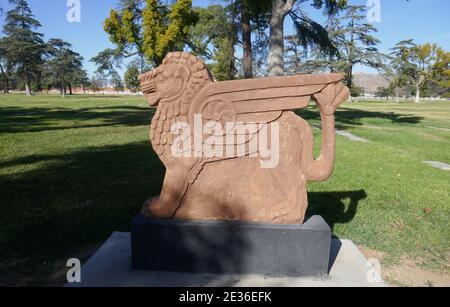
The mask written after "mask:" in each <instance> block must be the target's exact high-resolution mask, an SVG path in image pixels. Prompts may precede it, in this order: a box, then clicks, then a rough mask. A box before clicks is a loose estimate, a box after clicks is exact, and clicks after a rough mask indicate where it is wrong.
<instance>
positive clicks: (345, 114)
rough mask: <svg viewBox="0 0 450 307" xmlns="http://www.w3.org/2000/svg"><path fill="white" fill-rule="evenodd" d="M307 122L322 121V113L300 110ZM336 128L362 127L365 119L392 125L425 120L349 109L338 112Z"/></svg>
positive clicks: (313, 109)
mask: <svg viewBox="0 0 450 307" xmlns="http://www.w3.org/2000/svg"><path fill="white" fill-rule="evenodd" d="M296 113H297V114H298V115H299V116H301V117H302V118H303V119H305V120H318V121H320V113H319V111H318V110H317V109H316V108H314V107H308V108H306V109H302V110H298V111H297V112H296ZM335 115H336V127H337V128H338V129H345V128H346V126H348V125H351V126H361V125H363V123H362V122H361V120H362V119H363V118H371V119H374V118H378V119H384V120H390V121H391V122H392V123H398V124H419V123H420V122H421V121H423V120H424V119H425V118H424V117H421V116H414V115H405V114H399V113H395V112H372V111H364V110H356V109H348V108H340V109H338V110H337V111H336V113H335Z"/></svg>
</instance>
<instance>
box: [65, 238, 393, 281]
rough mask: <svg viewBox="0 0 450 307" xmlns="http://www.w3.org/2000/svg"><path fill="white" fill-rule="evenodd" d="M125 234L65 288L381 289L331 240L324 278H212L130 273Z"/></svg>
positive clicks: (352, 253)
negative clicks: (327, 274)
mask: <svg viewBox="0 0 450 307" xmlns="http://www.w3.org/2000/svg"><path fill="white" fill-rule="evenodd" d="M130 240H131V238H130V234H129V233H121V232H115V233H114V234H113V235H112V236H111V237H110V238H109V239H108V240H107V241H106V242H105V243H104V244H103V246H102V247H101V248H100V249H99V250H98V251H97V252H96V253H95V254H94V256H92V258H91V259H90V260H89V261H88V262H87V263H86V264H85V265H84V266H83V267H82V269H81V283H77V284H67V287H383V286H385V284H384V283H383V282H370V281H369V279H368V276H369V275H370V272H369V271H370V269H371V268H370V267H369V266H368V264H367V260H366V259H365V257H364V256H363V255H362V254H361V252H360V251H359V250H358V248H357V247H356V246H355V245H354V244H353V243H352V242H351V241H347V240H333V242H332V253H331V254H332V257H331V260H330V274H329V277H327V278H319V277H317V278H305V277H269V276H264V275H255V274H245V275H212V274H192V273H171V272H149V271H133V270H132V269H131V242H130Z"/></svg>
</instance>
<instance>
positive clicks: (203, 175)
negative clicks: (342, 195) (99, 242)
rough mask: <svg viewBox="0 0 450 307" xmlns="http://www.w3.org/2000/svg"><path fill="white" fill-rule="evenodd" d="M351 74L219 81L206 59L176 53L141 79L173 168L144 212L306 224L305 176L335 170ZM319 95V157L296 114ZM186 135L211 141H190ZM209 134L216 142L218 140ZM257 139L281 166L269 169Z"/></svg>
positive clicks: (154, 134)
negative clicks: (186, 131) (338, 125)
mask: <svg viewBox="0 0 450 307" xmlns="http://www.w3.org/2000/svg"><path fill="white" fill-rule="evenodd" d="M343 78H344V75H343V74H322V75H297V76H288V77H272V78H264V79H250V80H235V81H224V82H213V79H212V77H211V75H210V73H209V71H208V69H207V67H206V65H205V64H204V63H203V62H202V61H201V60H200V59H198V58H196V57H194V56H193V55H191V54H188V53H182V52H175V53H170V54H168V55H167V57H166V58H165V60H164V62H163V64H162V65H161V66H160V67H158V68H155V69H154V70H152V71H150V72H148V73H145V74H143V75H141V77H140V80H141V89H142V91H143V93H144V95H145V98H146V99H147V100H148V102H149V104H150V105H151V106H157V109H156V113H155V115H154V117H153V120H152V123H151V133H150V138H151V143H152V145H153V148H154V150H155V151H156V153H157V154H158V156H159V158H160V159H161V161H162V162H163V163H164V165H165V167H166V175H165V179H164V183H163V187H162V191H161V194H160V196H158V197H155V198H152V199H150V200H148V201H147V202H146V203H145V205H144V208H143V210H142V213H143V215H144V216H145V217H147V218H162V219H178V220H221V221H224V220H225V221H226V220H232V221H246V222H264V223H272V224H294V223H303V221H304V218H305V213H306V209H307V207H308V200H307V190H306V184H307V181H323V180H326V179H327V178H329V177H330V176H331V174H332V171H333V168H334V156H335V121H334V112H335V110H336V108H337V107H338V106H339V105H341V104H342V103H343V102H344V101H346V100H347V99H348V96H349V90H348V88H346V87H345V86H344V85H343V84H342V83H341V81H342V80H343ZM311 100H313V101H315V102H316V104H317V105H318V108H319V110H320V114H321V118H322V148H321V154H320V156H319V157H318V158H317V159H315V158H314V152H313V148H314V146H313V132H312V129H311V127H310V125H309V124H308V123H307V122H306V121H305V120H303V119H302V118H300V117H299V116H297V115H296V114H295V113H294V112H293V111H294V110H297V109H301V108H305V107H307V106H308V104H309V102H310V101H311ZM198 122H200V123H201V124H202V125H201V126H200V129H198V127H196V126H197V124H198ZM211 123H212V124H214V125H212V124H211ZM247 124H248V125H247ZM208 125H209V126H208ZM211 125H212V126H211ZM246 125H247V126H246ZM183 127H184V128H190V131H191V132H192V131H194V130H195V131H194V133H193V136H192V137H189V136H186V135H185V136H184V138H180V137H179V136H180V135H181V132H180V131H179V129H181V128H183ZM204 127H209V130H208V129H204ZM211 127H213V128H214V129H213V128H211ZM220 127H222V130H220ZM249 127H250V128H249ZM238 128H239V129H238ZM208 131H209V132H208ZM195 132H197V133H195ZM244 132H245V133H244ZM230 135H231V137H230ZM180 140H184V141H185V143H184V145H186V144H188V145H189V143H190V144H196V145H199V144H200V145H202V146H204V147H202V146H200V147H199V146H194V145H192V147H189V146H184V147H183V146H181V145H180ZM211 140H216V141H217V140H218V141H217V142H214V144H213V145H211V144H212V143H211ZM255 140H259V141H260V143H264V142H266V143H267V144H266V145H267V148H269V147H270V149H271V150H273V149H274V148H275V149H276V150H277V154H278V157H277V158H276V159H274V161H275V162H276V163H272V165H270V163H268V164H269V166H267V165H266V166H265V167H262V165H263V162H264V157H263V158H261V156H262V150H261V148H263V147H261V146H259V147H257V146H253V145H254V144H255V143H256V142H255ZM174 148H181V150H178V151H174ZM203 148H210V149H212V150H213V151H214V153H216V155H211V154H210V153H206V152H203ZM272 152H275V151H272ZM221 153H222V154H221ZM255 157H259V159H258V158H255ZM266 162H267V161H266Z"/></svg>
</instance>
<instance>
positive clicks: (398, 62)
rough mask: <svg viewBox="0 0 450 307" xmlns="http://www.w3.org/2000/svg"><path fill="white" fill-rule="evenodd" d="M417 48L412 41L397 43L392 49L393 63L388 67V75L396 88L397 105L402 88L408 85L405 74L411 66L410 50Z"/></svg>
mask: <svg viewBox="0 0 450 307" xmlns="http://www.w3.org/2000/svg"><path fill="white" fill-rule="evenodd" d="M415 46H416V44H415V43H414V42H413V40H412V39H410V40H404V41H401V42H399V43H397V44H396V46H395V47H394V48H392V49H391V51H392V52H391V53H390V57H391V62H390V64H389V66H388V67H387V74H388V75H389V76H390V77H391V86H392V87H393V88H394V93H395V101H396V102H397V103H398V102H399V91H400V88H402V87H404V86H406V85H407V84H408V78H407V76H406V75H405V74H404V72H405V71H406V66H408V65H409V62H408V58H409V53H410V50H411V48H413V47H415Z"/></svg>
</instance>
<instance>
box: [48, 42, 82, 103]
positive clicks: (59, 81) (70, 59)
mask: <svg viewBox="0 0 450 307" xmlns="http://www.w3.org/2000/svg"><path fill="white" fill-rule="evenodd" d="M71 48H72V45H71V44H70V43H68V42H65V41H63V40H61V39H50V40H49V42H48V43H47V49H46V54H47V57H46V62H45V65H44V67H45V69H44V71H45V75H46V78H47V84H50V85H53V86H56V87H58V88H59V90H60V93H61V95H63V96H64V95H65V94H66V89H67V87H68V88H69V94H72V85H73V83H74V82H75V81H76V79H77V77H78V76H79V74H80V71H81V70H82V68H83V64H82V63H83V58H82V57H81V55H80V54H78V53H77V52H75V51H73V50H72V49H71Z"/></svg>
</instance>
